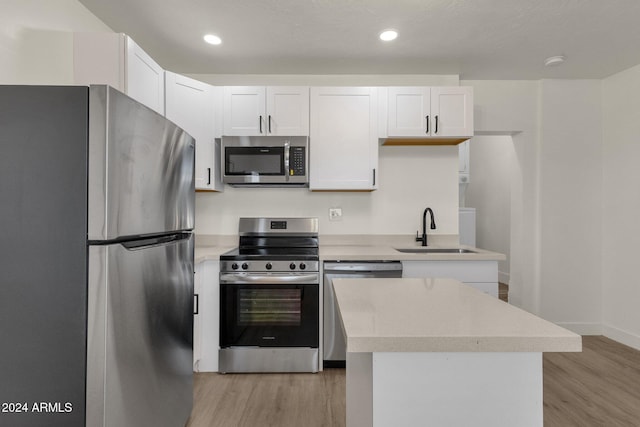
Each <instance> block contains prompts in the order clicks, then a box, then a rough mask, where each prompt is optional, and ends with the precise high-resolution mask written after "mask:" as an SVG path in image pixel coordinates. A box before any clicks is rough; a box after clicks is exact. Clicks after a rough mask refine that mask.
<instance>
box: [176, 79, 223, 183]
mask: <svg viewBox="0 0 640 427" xmlns="http://www.w3.org/2000/svg"><path fill="white" fill-rule="evenodd" d="M165 108H166V117H167V118H168V119H169V120H171V121H172V122H174V123H175V124H177V125H178V126H180V127H181V128H182V129H184V130H185V131H187V133H189V135H191V136H192V137H194V138H195V140H196V170H195V178H196V181H195V185H196V189H197V190H222V188H221V187H222V185H220V179H216V177H217V175H218V172H219V167H218V162H217V161H216V158H215V150H214V147H215V142H214V135H213V128H214V117H213V115H214V113H213V108H214V100H213V87H212V86H210V85H208V84H206V83H203V82H200V81H198V80H194V79H191V78H189V77H185V76H181V75H180V74H176V73H172V72H170V71H167V72H166V106H165ZM216 184H217V185H218V186H217V185H216ZM218 187H220V188H218Z"/></svg>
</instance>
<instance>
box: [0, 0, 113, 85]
mask: <svg viewBox="0 0 640 427" xmlns="http://www.w3.org/2000/svg"><path fill="white" fill-rule="evenodd" d="M1 10H2V11H1V12H0V83H2V84H52V85H54V84H59V85H67V84H72V82H73V38H72V34H71V32H72V31H109V32H110V31H111V30H110V29H109V27H107V26H106V25H105V24H104V23H103V22H102V21H100V20H99V19H98V18H96V17H95V15H93V14H92V13H91V12H89V11H88V10H87V9H86V8H85V7H84V6H83V5H81V4H80V3H79V2H78V1H76V0H20V1H5V2H2V8H1Z"/></svg>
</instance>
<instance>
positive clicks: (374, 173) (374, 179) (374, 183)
mask: <svg viewBox="0 0 640 427" xmlns="http://www.w3.org/2000/svg"><path fill="white" fill-rule="evenodd" d="M373 186H374V187H375V186H376V169H375V168H374V169H373Z"/></svg>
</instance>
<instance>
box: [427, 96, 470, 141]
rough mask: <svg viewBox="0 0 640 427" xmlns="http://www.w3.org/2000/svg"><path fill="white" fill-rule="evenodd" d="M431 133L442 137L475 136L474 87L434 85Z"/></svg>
mask: <svg viewBox="0 0 640 427" xmlns="http://www.w3.org/2000/svg"><path fill="white" fill-rule="evenodd" d="M431 115H432V116H433V120H434V121H435V122H433V126H432V128H431V134H432V135H433V136H440V137H472V136H473V88H472V87H469V86H454V87H432V88H431Z"/></svg>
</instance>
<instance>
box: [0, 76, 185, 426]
mask: <svg viewBox="0 0 640 427" xmlns="http://www.w3.org/2000/svg"><path fill="white" fill-rule="evenodd" d="M194 198H195V193H194V140H193V138H192V137H191V136H189V135H188V134H187V133H186V132H184V131H183V130H182V129H180V128H178V127H177V126H175V125H174V124H173V123H171V122H170V121H168V120H166V119H165V118H164V117H162V116H160V115H158V114H156V113H155V112H153V111H152V110H150V109H148V108H146V107H144V106H142V105H141V104H139V103H137V102H135V101H133V100H132V99H130V98H129V97H127V96H125V95H123V94H122V93H120V92H118V91H116V90H115V89H113V88H110V87H108V86H91V87H86V86H85V87H77V86H66V87H63V86H58V87H53V86H0V405H1V407H0V425H1V426H12V427H24V426H29V427H30V426H47V427H55V426H64V427H72V426H85V425H86V426H90V427H93V426H110V427H116V426H117V427H127V426H135V427H140V426H154V427H157V426H168V427H169V426H171V427H174V426H183V425H184V424H185V423H186V421H187V419H188V417H189V414H190V412H191V407H192V399H193V397H192V396H193V376H192V360H193V355H192V354H193V271H194V270H193V236H192V229H193V226H194Z"/></svg>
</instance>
